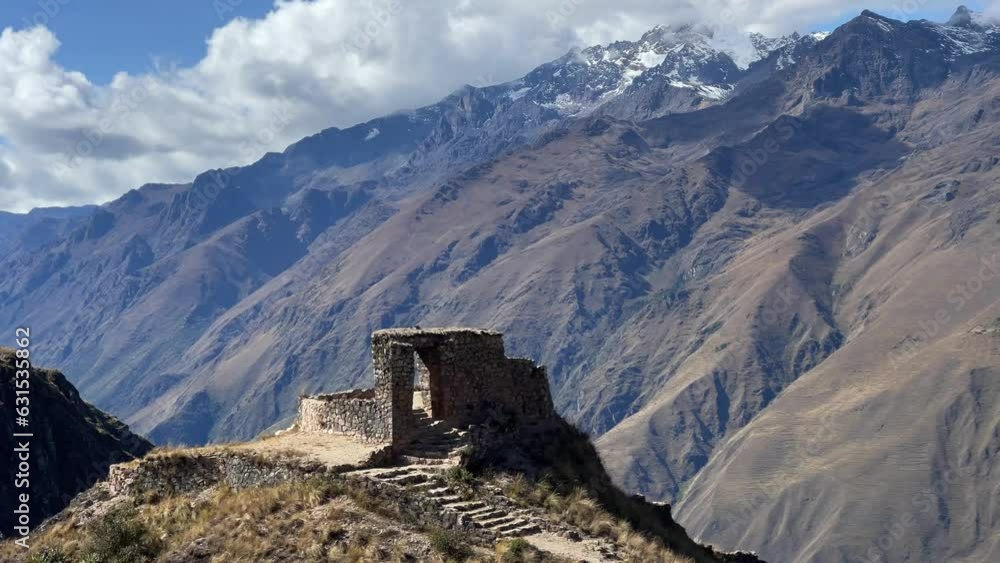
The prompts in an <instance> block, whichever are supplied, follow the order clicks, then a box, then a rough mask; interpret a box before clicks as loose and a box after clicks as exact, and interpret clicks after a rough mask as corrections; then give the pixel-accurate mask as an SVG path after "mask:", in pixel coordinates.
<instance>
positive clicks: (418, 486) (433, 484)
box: [406, 479, 442, 493]
mask: <svg viewBox="0 0 1000 563" xmlns="http://www.w3.org/2000/svg"><path fill="white" fill-rule="evenodd" d="M441 486H442V483H441V481H440V480H439V479H428V480H426V481H424V482H422V483H415V484H413V485H408V486H407V487H406V490H408V491H412V492H414V493H426V492H427V491H429V490H431V489H436V488H438V487H441Z"/></svg>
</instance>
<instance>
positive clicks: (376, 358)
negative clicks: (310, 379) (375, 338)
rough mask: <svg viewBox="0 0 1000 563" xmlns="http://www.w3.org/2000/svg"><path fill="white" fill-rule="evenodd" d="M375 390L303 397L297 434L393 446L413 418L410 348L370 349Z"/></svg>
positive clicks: (386, 346)
mask: <svg viewBox="0 0 1000 563" xmlns="http://www.w3.org/2000/svg"><path fill="white" fill-rule="evenodd" d="M372 355H373V362H374V367H375V388H374V389H357V390H353V391H345V392H343V393H333V394H328V395H317V396H315V397H303V398H302V399H300V400H299V419H298V426H299V430H301V431H303V432H321V433H327V434H342V435H346V436H351V437H353V438H357V439H359V440H361V441H363V442H369V443H375V444H385V443H396V442H398V441H399V440H401V439H402V438H403V436H401V435H398V432H402V431H404V430H405V428H407V427H408V426H409V423H410V421H411V420H412V418H413V412H412V403H413V370H414V357H413V347H412V346H410V345H408V344H404V343H399V342H383V343H381V346H379V347H373V349H372Z"/></svg>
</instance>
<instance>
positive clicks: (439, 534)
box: [430, 529, 472, 561]
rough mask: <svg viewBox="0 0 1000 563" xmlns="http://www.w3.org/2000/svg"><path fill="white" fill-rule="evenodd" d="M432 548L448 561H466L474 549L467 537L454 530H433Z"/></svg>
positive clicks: (431, 537)
mask: <svg viewBox="0 0 1000 563" xmlns="http://www.w3.org/2000/svg"><path fill="white" fill-rule="evenodd" d="M430 540H431V549H433V550H434V551H436V552H438V553H440V554H441V556H442V557H444V558H445V560H447V561H465V560H466V559H468V558H469V557H471V556H472V549H471V548H470V547H469V545H468V543H466V541H465V538H464V537H463V536H462V535H461V534H459V533H458V532H455V531H453V530H441V529H438V530H433V531H431V533H430Z"/></svg>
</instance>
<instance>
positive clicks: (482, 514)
mask: <svg viewBox="0 0 1000 563" xmlns="http://www.w3.org/2000/svg"><path fill="white" fill-rule="evenodd" d="M504 514H506V513H505V512H504V511H502V510H499V509H497V508H496V507H493V506H487V507H486V508H484V509H480V510H473V511H470V512H466V513H465V515H466V516H468V517H469V518H472V520H473V521H475V520H492V519H493V518H496V517H498V516H503V515H504Z"/></svg>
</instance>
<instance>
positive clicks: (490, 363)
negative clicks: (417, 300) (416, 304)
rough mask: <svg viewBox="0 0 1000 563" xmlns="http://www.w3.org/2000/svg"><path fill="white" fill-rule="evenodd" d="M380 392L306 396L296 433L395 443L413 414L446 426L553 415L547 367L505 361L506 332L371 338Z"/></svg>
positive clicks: (386, 333)
mask: <svg viewBox="0 0 1000 563" xmlns="http://www.w3.org/2000/svg"><path fill="white" fill-rule="evenodd" d="M372 362H373V367H374V374H375V387H374V388H371V389H358V390H353V391H345V392H342V393H334V394H327V395H318V396H313V397H303V398H302V399H301V402H300V404H299V419H298V426H299V430H300V431H303V432H325V433H330V434H342V435H348V436H352V437H354V438H356V439H359V440H361V441H364V442H370V443H388V444H393V445H397V444H400V443H403V442H404V441H405V440H406V439H407V438H408V437H410V435H411V433H412V431H413V430H414V428H415V427H416V416H415V414H414V409H418V410H419V409H423V410H424V411H425V412H426V413H427V415H428V416H429V417H430V418H431V419H434V420H440V421H443V422H444V423H446V424H448V425H449V426H455V427H458V426H466V425H470V424H476V423H481V422H485V420H486V419H487V418H488V417H489V416H491V415H493V414H497V413H503V414H504V415H506V416H511V417H514V418H515V419H517V420H542V419H547V418H549V417H552V416H554V414H555V409H554V408H553V405H552V397H551V394H550V392H549V384H548V377H547V374H546V371H545V368H544V367H540V366H537V365H535V363H534V362H533V361H531V360H528V359H521V358H508V357H507V356H506V354H505V353H504V343H503V335H502V334H500V333H498V332H492V331H488V330H478V329H469V328H434V329H420V328H395V329H388V330H379V331H376V332H375V333H373V334H372Z"/></svg>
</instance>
